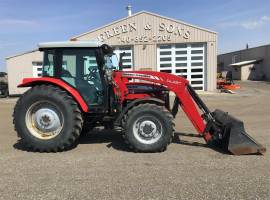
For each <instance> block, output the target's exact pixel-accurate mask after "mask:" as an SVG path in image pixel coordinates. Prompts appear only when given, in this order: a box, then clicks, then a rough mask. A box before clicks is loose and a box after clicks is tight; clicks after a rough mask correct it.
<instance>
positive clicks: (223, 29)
mask: <svg viewBox="0 0 270 200" xmlns="http://www.w3.org/2000/svg"><path fill="white" fill-rule="evenodd" d="M128 4H130V5H132V12H133V13H136V12H139V11H142V10H146V11H150V12H153V13H157V14H160V15H163V16H167V17H170V18H174V19H178V20H181V21H185V22H187V23H190V24H194V25H197V26H200V27H203V28H207V29H210V30H213V31H216V32H218V53H219V54H220V53H226V52H230V51H235V50H240V49H243V48H245V47H246V44H247V43H248V44H249V47H255V46H259V45H264V44H270V1H269V0H188V1H187V0H111V1H110V0H102V1H101V0H76V1H74V0H72V1H69V0H0V71H5V70H6V69H5V68H6V66H5V65H6V64H5V57H8V56H11V55H14V54H17V53H21V52H24V51H28V50H32V49H35V48H37V44H38V43H39V42H48V41H59V40H60V41H61V40H68V39H70V38H71V37H72V36H76V35H79V34H81V33H84V32H87V31H90V30H92V29H95V28H98V27H100V26H103V25H106V24H108V23H110V22H113V21H115V20H118V19H121V18H123V17H126V16H127V11H126V10H125V7H126V6H127V5H128Z"/></svg>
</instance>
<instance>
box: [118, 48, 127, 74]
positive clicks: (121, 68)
mask: <svg viewBox="0 0 270 200" xmlns="http://www.w3.org/2000/svg"><path fill="white" fill-rule="evenodd" d="M125 55H126V52H122V53H120V58H119V70H120V71H122V70H123V57H124V56H125Z"/></svg>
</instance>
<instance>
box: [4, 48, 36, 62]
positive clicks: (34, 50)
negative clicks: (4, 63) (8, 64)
mask: <svg viewBox="0 0 270 200" xmlns="http://www.w3.org/2000/svg"><path fill="white" fill-rule="evenodd" d="M36 51H38V49H32V50H29V51H25V52H22V53H18V54H15V55H12V56H8V57H6V60H8V59H10V58H14V57H17V56H22V55H24V54H28V53H33V52H36Z"/></svg>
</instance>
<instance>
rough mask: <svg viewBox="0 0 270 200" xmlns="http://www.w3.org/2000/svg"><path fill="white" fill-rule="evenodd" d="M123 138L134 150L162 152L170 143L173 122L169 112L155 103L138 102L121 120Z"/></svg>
mask: <svg viewBox="0 0 270 200" xmlns="http://www.w3.org/2000/svg"><path fill="white" fill-rule="evenodd" d="M122 126H123V128H124V139H125V140H126V143H128V144H129V147H130V148H131V149H133V150H134V151H135V152H162V151H165V150H166V148H167V146H168V145H169V144H170V143H171V141H172V137H173V134H174V123H173V117H172V115H171V113H170V112H169V111H168V110H167V109H166V108H164V107H161V106H158V105H155V104H148V103H147V104H140V105H138V106H135V107H133V108H132V109H131V110H129V111H128V112H127V114H126V115H125V116H124V118H123V121H122Z"/></svg>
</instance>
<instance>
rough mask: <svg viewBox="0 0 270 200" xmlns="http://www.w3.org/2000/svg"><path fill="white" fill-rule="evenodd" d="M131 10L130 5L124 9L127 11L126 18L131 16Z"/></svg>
mask: <svg viewBox="0 0 270 200" xmlns="http://www.w3.org/2000/svg"><path fill="white" fill-rule="evenodd" d="M131 8H132V6H131V5H128V6H127V7H126V9H127V11H128V16H129V17H130V16H131V15H132V11H131Z"/></svg>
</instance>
